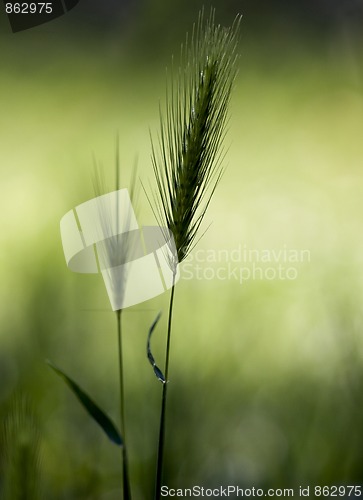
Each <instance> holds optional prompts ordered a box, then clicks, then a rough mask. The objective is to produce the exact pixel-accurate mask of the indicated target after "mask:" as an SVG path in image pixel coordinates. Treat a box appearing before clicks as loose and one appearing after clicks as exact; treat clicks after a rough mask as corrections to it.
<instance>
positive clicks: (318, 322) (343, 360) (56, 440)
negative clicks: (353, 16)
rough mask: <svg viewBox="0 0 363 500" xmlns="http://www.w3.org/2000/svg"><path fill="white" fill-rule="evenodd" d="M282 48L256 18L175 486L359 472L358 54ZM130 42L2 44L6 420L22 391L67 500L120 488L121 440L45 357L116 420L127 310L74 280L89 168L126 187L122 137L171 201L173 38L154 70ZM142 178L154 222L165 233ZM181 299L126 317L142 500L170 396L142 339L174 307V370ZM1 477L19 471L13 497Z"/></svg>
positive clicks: (134, 468)
mask: <svg viewBox="0 0 363 500" xmlns="http://www.w3.org/2000/svg"><path fill="white" fill-rule="evenodd" d="M49 26H50V25H49ZM187 28H188V26H186V28H185V30H186V29H187ZM185 30H184V31H185ZM75 41H77V43H75ZM265 42H266V40H264V39H259V40H257V41H256V42H253V40H251V37H246V38H244V36H243V23H242V35H241V41H240V53H241V56H240V60H239V67H240V69H239V74H238V77H237V81H236V86H235V90H234V93H233V99H232V104H231V113H230V120H229V124H228V133H227V136H226V140H225V145H226V156H225V161H224V165H225V173H224V175H223V178H222V180H221V182H220V185H219V186H218V188H217V190H216V192H215V195H214V198H213V200H212V202H211V205H210V207H209V209H208V212H207V214H206V217H205V222H204V226H203V228H204V231H202V233H203V236H202V237H201V238H200V240H199V241H198V243H197V245H196V247H195V248H194V250H193V252H192V254H191V256H190V257H189V258H188V259H187V260H186V262H185V263H183V265H182V267H181V278H180V281H179V283H178V285H177V287H176V294H175V310H174V327H173V338H172V346H171V365H170V382H169V383H170V387H169V398H170V399H169V401H168V413H167V431H166V462H165V464H166V465H165V480H164V484H167V485H169V486H170V487H179V488H186V487H192V486H193V485H200V486H204V487H210V488H212V487H217V486H220V485H239V486H240V487H246V488H247V487H252V486H255V487H261V488H288V487H293V488H298V487H299V486H300V485H303V486H305V485H311V486H314V485H322V486H324V485H347V484H359V483H360V482H361V480H362V467H363V451H362V450H363V404H362V398H361V394H362V391H363V338H362V334H363V315H362V300H363V268H362V263H363V236H362V235H363V227H362V213H363V201H362V186H363V178H362V177H363V175H362V168H361V167H362V157H363V142H362V137H361V135H362V116H363V115H362V112H363V98H362V83H361V60H362V57H361V56H362V54H361V53H360V52H359V53H358V51H357V49H356V48H355V47H353V46H352V45H349V44H344V43H343V41H342V40H340V39H336V40H334V41H332V42H331V43H330V44H325V45H324V44H319V39H317V40H309V42H306V41H305V40H304V39H303V38H302V39H300V38H296V39H295V38H294V37H291V45H289V46H286V47H285V50H281V47H278V46H276V47H275V46H274V45H273V44H272V46H271V47H270V48H268V47H267V46H266V44H265ZM305 42H306V43H305ZM266 43H267V42H266ZM120 45H121V44H120V43H119V41H118V39H117V37H116V36H113V37H107V38H105V39H104V40H102V37H100V36H99V37H98V38H97V40H92V39H91V38H89V39H88V37H87V36H86V35H80V36H79V37H78V38H71V37H70V38H69V39H61V37H60V34H59V33H56V35H53V34H52V32H51V30H50V28H47V29H46V28H44V29H43V30H41V29H40V28H39V29H38V31H37V29H34V31H31V30H29V32H24V33H21V34H19V35H17V36H16V38H15V35H12V34H11V35H10V34H8V33H7V34H3V35H2V36H1V47H0V54H1V61H2V62H1V79H0V95H1V98H0V99H1V112H0V134H1V142H0V144H1V146H0V176H1V196H0V212H1V227H0V255H1V268H0V298H1V308H0V380H1V384H0V418H1V420H2V421H5V420H6V419H7V418H9V412H10V413H11V401H12V399H13V397H14V396H16V395H22V397H26V398H27V400H29V402H30V403H31V406H32V408H33V411H34V414H35V416H36V424H34V425H35V427H34V429H33V431H34V432H35V430H36V432H37V433H38V434H39V436H40V437H39V454H40V458H41V461H40V465H39V469H40V481H41V483H42V488H43V491H44V498H46V499H52V500H58V499H59V500H60V499H67V500H73V499H74V500H82V499H84V500H85V499H105V500H111V499H114V498H120V493H119V491H120V483H121V477H120V453H119V450H118V449H117V448H116V447H114V446H112V445H111V444H110V443H109V442H108V440H107V438H106V437H105V436H104V435H103V434H102V432H101V431H100V430H99V429H98V428H97V426H96V424H95V423H94V422H93V421H91V420H90V419H89V418H88V417H87V415H86V413H85V412H84V409H83V408H81V407H80V406H79V404H78V402H77V401H76V399H75V398H74V396H73V394H72V393H71V392H70V391H69V389H68V388H67V387H66V386H65V385H64V384H63V383H62V382H61V381H60V380H59V379H58V378H57V377H56V375H54V373H53V372H51V370H50V369H49V367H48V366H47V365H46V363H45V360H46V359H50V360H52V361H53V362H54V363H55V364H56V365H58V366H60V367H62V368H63V369H64V370H65V371H66V372H67V373H68V374H69V375H70V376H72V377H73V378H74V379H76V380H77V381H78V382H79V384H80V385H81V386H82V387H83V388H84V389H85V390H87V392H88V393H89V394H91V395H92V397H93V398H94V399H95V400H96V401H97V402H98V403H99V404H100V405H101V406H102V407H103V408H104V409H105V410H106V411H107V413H108V414H109V415H110V416H111V417H112V418H113V420H114V421H116V422H117V421H118V387H117V368H118V365H117V362H118V361H117V338H116V319H115V315H114V314H113V313H112V311H111V308H110V304H109V302H108V298H107V294H106V290H105V287H104V285H103V281H102V278H101V276H100V275H82V274H74V273H72V272H71V271H70V270H68V269H67V266H66V263H65V260H64V256H63V251H62V244H61V239H60V231H59V221H60V219H61V217H62V216H63V215H64V214H65V213H66V212H67V211H68V210H70V209H71V208H73V207H75V206H76V205H78V204H80V203H82V202H83V201H86V200H88V199H90V198H92V197H94V191H93V187H92V176H93V158H96V160H97V162H98V163H99V164H101V165H102V166H103V169H104V172H105V176H106V179H107V182H108V185H109V186H110V190H113V186H114V164H115V159H114V156H115V141H116V136H117V134H118V135H119V138H120V163H121V167H122V168H121V172H122V173H121V184H122V186H123V187H127V186H129V183H130V177H131V173H132V170H133V168H134V166H135V164H137V167H138V178H140V180H141V181H142V183H143V185H144V188H145V190H146V191H147V192H148V193H150V192H152V191H153V190H155V183H154V179H153V172H152V164H151V146H150V135H149V132H150V131H151V133H152V135H153V137H157V131H158V127H159V124H158V113H159V102H160V103H161V105H163V103H164V99H165V67H166V66H170V56H171V54H172V52H173V51H174V52H175V51H177V49H176V48H177V47H178V45H177V44H174V45H171V47H170V51H169V50H168V47H164V48H163V50H162V51H161V53H160V56H159V57H155V60H153V58H152V57H151V58H150V57H149V53H148V54H147V56H146V55H144V56H143V54H142V51H137V52H135V54H134V55H130V53H129V51H128V47H127V46H126V47H123V48H122V47H120ZM138 184H140V189H139V201H138V211H137V213H138V220H139V223H140V224H144V225H150V224H151V225H152V224H155V219H154V216H153V213H152V210H151V208H150V205H149V202H148V200H147V197H146V195H145V192H144V189H143V188H142V187H141V182H139V181H138ZM281 268H283V270H281ZM279 269H280V271H279ZM281 273H282V274H281ZM241 276H242V279H241ZM168 300H169V293H165V294H164V295H162V296H159V297H156V298H154V299H153V300H150V301H149V302H145V303H142V304H139V305H137V306H134V307H132V308H130V309H126V310H125V311H124V356H125V367H124V368H125V390H126V404H127V406H126V419H127V433H128V448H129V455H130V469H131V480H132V483H133V493H134V498H135V499H136V500H137V499H145V498H151V492H152V488H153V475H154V469H155V463H156V456H155V453H156V446H157V432H158V418H159V408H160V397H161V384H160V383H159V382H158V381H157V380H156V379H155V377H154V375H153V373H152V369H151V367H150V365H149V363H148V361H147V358H146V338H147V332H148V329H149V326H150V324H151V323H152V321H153V320H154V318H155V316H156V315H157V313H158V312H159V311H161V312H162V318H161V321H160V323H159V325H158V327H157V329H156V331H155V333H154V336H153V340H152V345H153V353H154V356H155V358H156V360H157V362H158V363H160V364H161V363H162V360H163V356H164V348H165V336H166V324H167V309H168ZM33 431H29V432H30V433H31V432H33ZM1 440H2V449H5V448H6V446H9V443H7V442H6V440H5V439H2V438H0V441H1ZM6 474H7V466H6V460H5V459H4V460H3V461H2V466H1V469H0V487H2V485H4V484H5V482H6ZM9 500H11V499H9Z"/></svg>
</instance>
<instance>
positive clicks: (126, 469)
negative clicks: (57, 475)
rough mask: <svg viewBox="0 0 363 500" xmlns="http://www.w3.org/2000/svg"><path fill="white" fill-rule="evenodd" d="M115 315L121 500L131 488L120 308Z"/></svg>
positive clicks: (127, 495)
mask: <svg viewBox="0 0 363 500" xmlns="http://www.w3.org/2000/svg"><path fill="white" fill-rule="evenodd" d="M116 317H117V338H118V361H119V376H120V420H121V436H122V440H123V446H122V448H121V450H122V478H123V500H131V488H130V479H129V467H128V460H127V451H126V434H125V410H124V408H125V404H124V377H123V357H122V336H121V309H119V310H118V311H116Z"/></svg>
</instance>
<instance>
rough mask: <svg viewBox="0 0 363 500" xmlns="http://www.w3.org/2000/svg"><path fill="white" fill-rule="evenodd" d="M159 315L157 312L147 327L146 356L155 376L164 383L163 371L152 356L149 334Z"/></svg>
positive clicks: (153, 328)
mask: <svg viewBox="0 0 363 500" xmlns="http://www.w3.org/2000/svg"><path fill="white" fill-rule="evenodd" d="M160 317H161V313H159V314H158V315H157V316H156V318H155V320H154V321H153V323H152V325H151V326H150V328H149V333H148V336H147V345H146V353H147V358H148V360H149V362H150V364H151V366H152V367H153V370H154V373H155V376H156V378H157V379H158V380H160V382H161V383H162V384H165V383H166V379H165V376H164V374H163V372H162V371H161V370H160V368H159V367H158V366H157V365H156V362H155V359H154V356H153V354H152V352H151V335H152V333H153V331H154V330H155V327H156V325H157V324H158V321H159V319H160Z"/></svg>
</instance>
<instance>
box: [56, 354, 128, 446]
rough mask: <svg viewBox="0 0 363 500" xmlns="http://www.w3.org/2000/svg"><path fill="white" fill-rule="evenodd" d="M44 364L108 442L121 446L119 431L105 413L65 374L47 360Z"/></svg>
mask: <svg viewBox="0 0 363 500" xmlns="http://www.w3.org/2000/svg"><path fill="white" fill-rule="evenodd" d="M46 363H47V365H48V366H49V367H50V368H51V369H52V370H53V371H54V372H55V373H56V374H57V375H58V376H59V377H60V378H62V379H63V380H64V382H65V383H66V384H67V385H68V387H69V388H70V389H71V391H72V392H73V394H74V395H75V396H76V398H77V399H78V401H79V402H80V403H81V404H82V406H83V408H84V409H85V410H86V411H87V413H88V414H89V415H90V416H91V417H92V418H93V420H95V422H97V423H98V425H99V426H100V427H101V428H102V430H103V431H104V433H105V434H106V435H107V437H108V438H109V439H110V441H112V442H113V443H114V444H116V445H117V446H123V440H122V437H121V435H120V433H119V431H118V430H117V428H116V426H115V425H114V423H113V422H112V421H111V419H110V418H109V417H108V416H107V415H106V413H105V412H104V411H103V410H101V408H100V407H99V406H98V405H97V404H96V403H95V402H94V401H92V399H91V398H90V397H89V396H88V394H86V393H85V392H84V391H83V389H81V388H80V386H79V385H78V384H77V383H76V382H74V381H73V380H72V379H71V378H70V377H68V375H66V373H64V372H63V371H62V370H61V369H60V368H58V367H56V366H55V365H54V364H53V363H52V362H51V361H49V360H47V361H46Z"/></svg>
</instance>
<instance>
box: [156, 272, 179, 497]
mask: <svg viewBox="0 0 363 500" xmlns="http://www.w3.org/2000/svg"><path fill="white" fill-rule="evenodd" d="M174 292H175V274H174V276H173V286H172V288H171V295H170V304H169V319H168V337H167V343H166V356H165V384H163V394H162V400H161V415H160V429H159V446H158V461H157V467H156V483H155V500H159V499H160V498H161V486H162V483H161V482H162V475H163V462H164V441H165V414H166V399H167V394H168V380H169V355H170V337H171V322H172V321H171V320H172V316H173V304H174Z"/></svg>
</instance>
